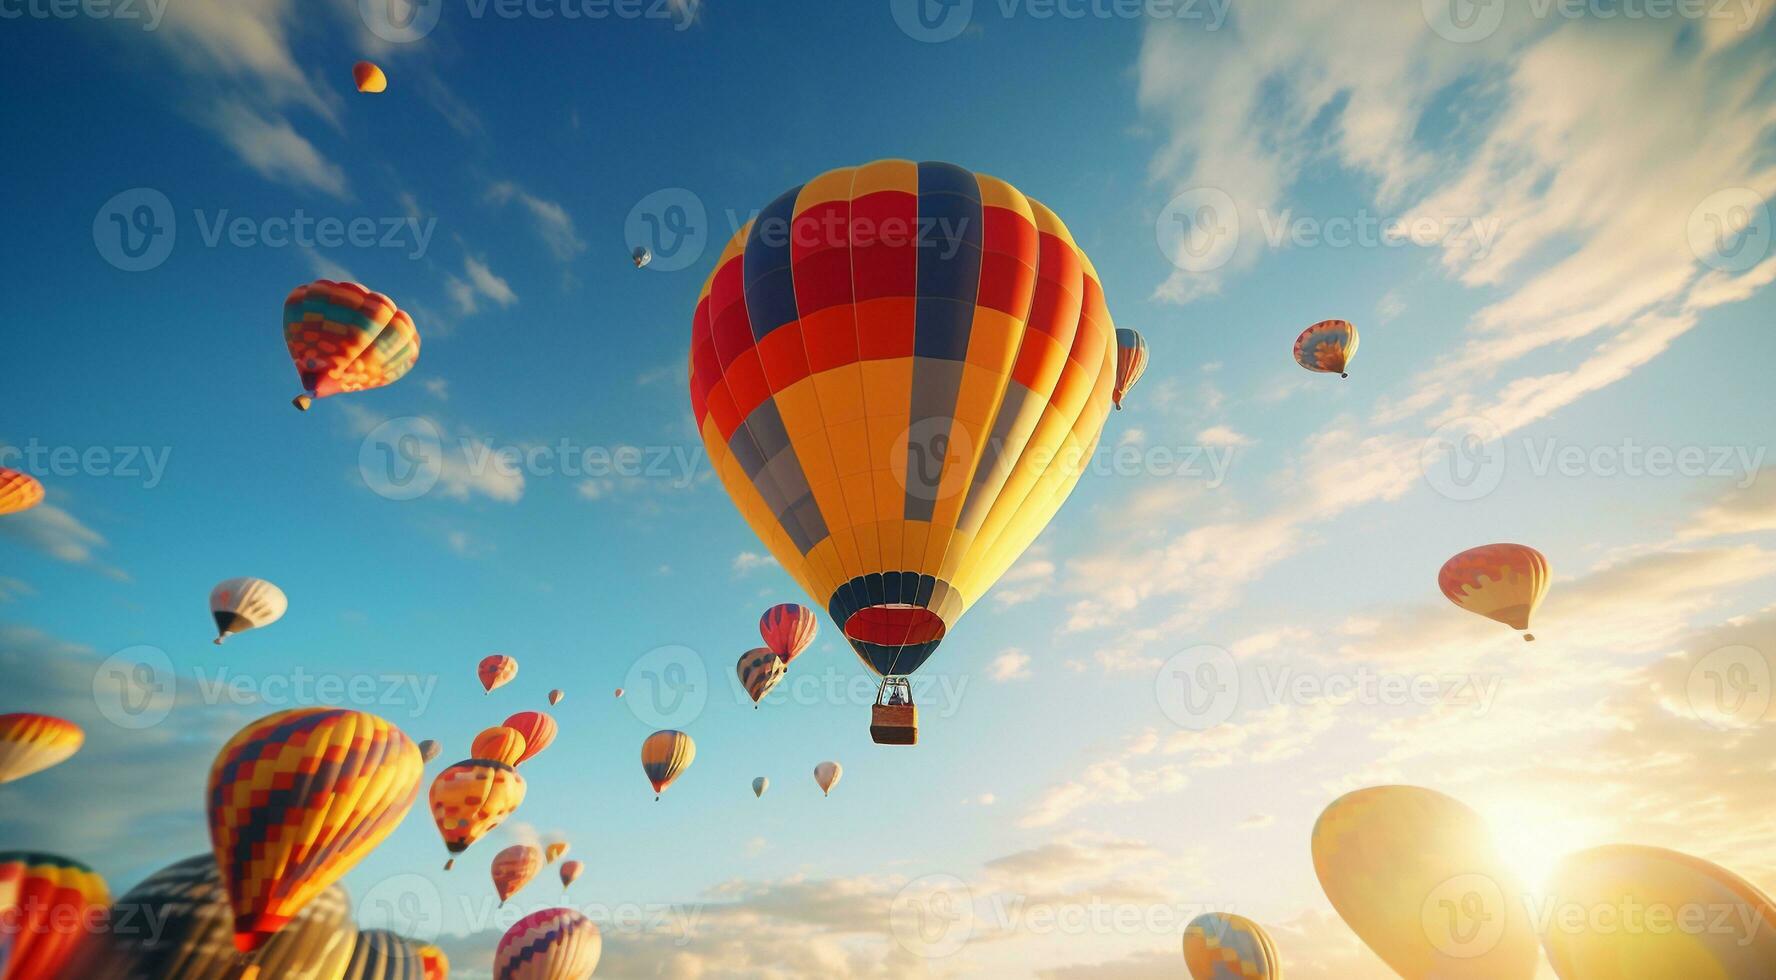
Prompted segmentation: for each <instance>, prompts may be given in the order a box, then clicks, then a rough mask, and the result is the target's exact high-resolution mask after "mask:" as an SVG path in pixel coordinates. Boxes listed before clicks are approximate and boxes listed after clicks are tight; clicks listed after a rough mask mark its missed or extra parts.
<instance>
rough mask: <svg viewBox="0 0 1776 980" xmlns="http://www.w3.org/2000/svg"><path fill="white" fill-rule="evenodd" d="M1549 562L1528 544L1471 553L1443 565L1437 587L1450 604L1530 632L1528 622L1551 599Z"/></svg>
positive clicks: (1531, 636)
mask: <svg viewBox="0 0 1776 980" xmlns="http://www.w3.org/2000/svg"><path fill="white" fill-rule="evenodd" d="M1549 575H1550V573H1549V570H1548V559H1546V558H1544V557H1542V553H1541V552H1539V551H1537V550H1535V549H1534V548H1531V547H1530V546H1528V545H1523V544H1487V545H1481V546H1480V547H1478V548H1469V549H1468V550H1467V551H1464V552H1462V553H1461V554H1459V555H1456V556H1455V557H1454V558H1451V559H1449V560H1448V561H1446V562H1444V563H1443V569H1442V570H1441V571H1439V572H1438V573H1437V585H1438V586H1439V587H1441V588H1442V589H1443V594H1444V595H1446V596H1448V597H1449V601H1450V602H1453V603H1455V604H1456V605H1458V606H1460V607H1462V608H1463V609H1466V610H1467V611H1468V612H1471V613H1474V614H1475V615H1477V616H1485V617H1486V618H1487V619H1492V620H1497V621H1498V622H1501V623H1504V624H1505V625H1506V626H1509V627H1511V628H1512V629H1514V630H1524V631H1525V632H1524V634H1523V638H1524V639H1525V640H1533V639H1535V635H1534V634H1532V633H1529V632H1528V630H1529V620H1530V617H1531V616H1534V615H1535V611H1536V607H1537V606H1539V605H1541V604H1542V597H1543V596H1545V595H1547V594H1548V579H1549Z"/></svg>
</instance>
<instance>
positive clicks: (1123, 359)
mask: <svg viewBox="0 0 1776 980" xmlns="http://www.w3.org/2000/svg"><path fill="white" fill-rule="evenodd" d="M1146 373H1147V338H1146V337H1143V336H1141V335H1140V333H1138V332H1136V331H1134V330H1130V329H1128V328H1126V327H1117V328H1116V384H1115V386H1114V387H1112V388H1111V389H1110V403H1111V404H1112V405H1115V406H1116V408H1117V410H1118V411H1121V410H1122V399H1123V398H1124V397H1125V396H1127V395H1128V393H1129V389H1131V388H1133V387H1134V386H1135V382H1137V381H1140V380H1141V375H1143V374H1146Z"/></svg>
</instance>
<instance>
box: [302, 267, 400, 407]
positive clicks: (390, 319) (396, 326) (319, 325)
mask: <svg viewBox="0 0 1776 980" xmlns="http://www.w3.org/2000/svg"><path fill="white" fill-rule="evenodd" d="M284 342H285V343H286V344H287V345H288V346H289V348H290V359H291V360H292V361H294V362H295V363H296V373H297V375H298V376H300V377H301V379H302V394H300V395H297V396H296V397H295V398H294V399H293V400H292V401H291V404H293V405H295V406H296V407H297V408H299V409H301V410H303V411H305V412H306V411H308V406H309V405H311V404H313V402H314V400H315V399H316V398H326V397H327V396H329V395H337V394H340V393H341V392H351V391H365V390H368V389H370V388H380V387H382V386H383V385H387V384H393V383H395V382H396V381H399V380H400V379H401V376H402V375H404V374H406V373H407V372H408V371H410V370H412V369H413V365H414V364H416V363H417V362H418V361H419V331H418V330H417V329H415V327H414V326H413V318H412V317H410V316H408V315H407V314H406V313H404V312H402V311H401V310H400V309H399V308H398V307H396V306H395V301H394V300H392V299H389V298H388V297H387V296H384V295H383V294H381V293H378V292H372V291H371V290H368V289H365V288H364V287H363V286H360V285H358V284H357V283H355V282H333V281H331V280H328V279H316V280H315V281H314V282H311V283H309V284H308V285H306V286H297V287H296V288H295V289H294V290H292V291H291V292H290V295H289V297H288V298H287V299H285V300H284Z"/></svg>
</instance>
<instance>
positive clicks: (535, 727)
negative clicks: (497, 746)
mask: <svg viewBox="0 0 1776 980" xmlns="http://www.w3.org/2000/svg"><path fill="white" fill-rule="evenodd" d="M506 727H507V728H511V729H514V730H516V731H517V732H518V733H519V734H520V735H523V736H524V754H522V755H520V756H519V757H518V761H517V762H515V763H513V765H517V766H521V765H523V764H524V763H526V762H528V761H529V760H531V759H534V758H536V756H537V755H538V753H540V752H542V751H543V750H544V749H546V748H548V747H549V744H550V743H551V742H554V741H555V719H553V718H551V717H549V716H548V715H547V714H545V713H543V712H541V711H520V712H518V713H517V714H515V715H513V716H512V717H510V718H507V719H506Z"/></svg>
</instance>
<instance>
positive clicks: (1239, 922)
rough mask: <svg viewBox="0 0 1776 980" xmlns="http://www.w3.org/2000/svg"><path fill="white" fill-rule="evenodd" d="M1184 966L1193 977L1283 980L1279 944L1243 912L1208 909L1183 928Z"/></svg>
mask: <svg viewBox="0 0 1776 980" xmlns="http://www.w3.org/2000/svg"><path fill="white" fill-rule="evenodd" d="M1184 965H1185V966H1186V967H1187V968H1189V970H1190V976H1191V978H1192V980H1283V964H1282V960H1280V959H1279V958H1278V957H1277V951H1276V944H1275V943H1273V942H1271V941H1270V934H1269V933H1266V932H1265V931H1264V929H1263V927H1262V926H1260V925H1258V923H1256V922H1253V921H1252V920H1251V919H1248V918H1246V917H1245V916H1243V915H1232V914H1229V913H1225V912H1208V913H1205V914H1203V915H1199V916H1197V917H1196V918H1195V919H1192V920H1191V922H1190V925H1189V927H1188V928H1186V929H1185V930H1184Z"/></svg>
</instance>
